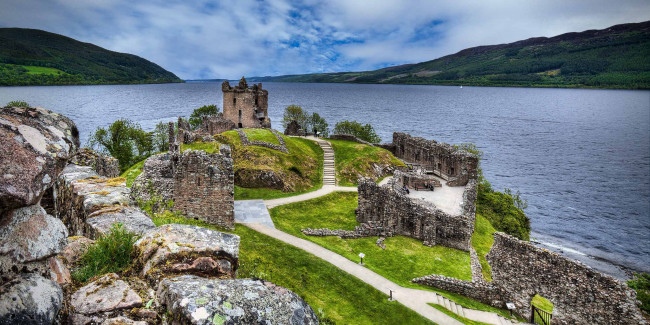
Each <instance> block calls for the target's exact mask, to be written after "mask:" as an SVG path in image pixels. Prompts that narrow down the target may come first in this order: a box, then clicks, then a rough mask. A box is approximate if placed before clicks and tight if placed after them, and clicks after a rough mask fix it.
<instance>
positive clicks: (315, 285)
mask: <svg viewBox="0 0 650 325" xmlns="http://www.w3.org/2000/svg"><path fill="white" fill-rule="evenodd" d="M154 222H155V223H156V225H157V226H159V225H161V224H165V223H187V224H195V225H199V226H202V227H206V228H212V229H216V230H219V231H224V232H232V233H235V234H237V235H239V236H240V237H241V244H240V248H239V265H240V266H239V271H238V278H247V277H258V278H263V279H266V280H269V281H271V282H273V283H275V284H277V285H280V286H283V287H285V288H288V289H290V290H291V291H293V292H295V293H296V294H298V295H299V296H300V297H301V298H303V299H304V300H305V301H307V303H309V305H310V306H312V308H314V311H316V313H317V314H318V315H319V318H321V323H322V324H326V323H327V322H324V321H323V319H324V318H326V319H327V320H329V321H330V323H337V324H431V322H430V321H428V320H427V319H424V318H423V317H421V316H420V315H418V314H417V313H415V312H413V311H412V310H410V309H408V308H406V307H404V306H403V305H401V304H399V303H397V302H389V301H388V300H387V298H388V296H387V295H385V294H384V293H382V292H379V291H377V290H376V289H374V288H373V287H371V286H369V285H367V284H365V283H364V282H362V281H361V280H359V279H357V278H355V277H353V276H351V275H349V274H347V273H345V272H343V271H341V270H339V269H338V268H336V267H334V266H333V265H331V264H329V263H328V262H326V261H323V260H321V259H320V258H318V257H315V256H313V255H311V254H308V253H307V252H305V251H303V250H301V249H298V248H295V247H293V246H290V245H288V244H285V243H283V242H281V241H278V240H276V239H273V238H271V237H268V236H266V235H263V234H260V233H258V232H256V231H254V230H251V229H249V228H246V227H245V226H242V225H236V228H235V231H227V230H223V229H219V228H217V227H214V226H212V225H208V224H204V223H202V222H200V221H197V220H190V219H184V218H168V219H163V218H156V219H154Z"/></svg>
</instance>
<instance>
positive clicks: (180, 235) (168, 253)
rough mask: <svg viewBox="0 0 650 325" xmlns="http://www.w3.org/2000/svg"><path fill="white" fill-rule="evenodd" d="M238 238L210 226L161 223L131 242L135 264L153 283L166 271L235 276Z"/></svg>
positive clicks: (210, 275) (211, 275) (237, 261)
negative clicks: (208, 227) (161, 224)
mask: <svg viewBox="0 0 650 325" xmlns="http://www.w3.org/2000/svg"><path fill="white" fill-rule="evenodd" d="M239 241H240V239H239V236H237V235H232V234H227V233H222V232H218V231H214V230H211V229H206V228H201V227H196V226H189V225H179V224H168V225H163V226H160V227H157V228H155V229H153V230H151V231H150V232H148V233H146V234H145V235H144V236H143V237H142V238H140V239H139V240H138V241H137V242H135V244H134V248H135V252H134V255H135V256H137V257H136V260H135V263H136V265H137V267H139V268H140V269H141V270H142V271H141V275H142V276H146V277H147V278H149V279H150V280H152V281H153V282H157V281H158V280H159V279H160V277H162V276H164V275H169V274H196V275H201V276H209V277H220V278H235V275H236V271H237V267H238V263H239Z"/></svg>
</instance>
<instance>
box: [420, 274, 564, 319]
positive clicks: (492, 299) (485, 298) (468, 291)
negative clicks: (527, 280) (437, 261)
mask: <svg viewBox="0 0 650 325" xmlns="http://www.w3.org/2000/svg"><path fill="white" fill-rule="evenodd" d="M411 282H413V283H418V284H423V285H427V286H430V287H434V288H438V289H442V290H445V291H449V292H453V293H457V294H460V295H463V296H465V297H469V298H472V299H474V300H478V301H480V302H483V303H485V304H488V305H490V306H492V307H496V308H504V309H505V308H506V302H510V299H508V294H507V293H506V292H505V291H503V290H501V289H500V288H499V287H497V286H494V285H491V284H488V283H485V282H470V281H463V280H458V279H453V278H448V277H445V276H442V275H435V274H434V275H427V276H423V277H419V278H415V279H413V280H411ZM553 323H554V324H555V322H553Z"/></svg>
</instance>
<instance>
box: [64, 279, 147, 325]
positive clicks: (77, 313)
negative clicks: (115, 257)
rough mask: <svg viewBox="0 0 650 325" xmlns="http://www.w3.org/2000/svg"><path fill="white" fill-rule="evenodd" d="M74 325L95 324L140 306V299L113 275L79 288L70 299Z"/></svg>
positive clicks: (126, 284) (71, 317)
mask: <svg viewBox="0 0 650 325" xmlns="http://www.w3.org/2000/svg"><path fill="white" fill-rule="evenodd" d="M70 306H71V307H72V314H71V315H70V319H71V322H72V324H74V325H85V324H97V323H100V322H101V321H102V320H104V319H106V318H109V317H113V316H116V315H117V313H119V312H120V311H122V310H128V309H132V308H135V307H140V306H142V298H140V296H139V295H138V294H137V293H136V292H135V291H133V289H131V287H130V286H129V285H128V283H126V282H125V281H123V280H120V277H119V276H118V275H117V274H115V273H109V274H106V275H104V276H102V277H100V278H99V279H97V280H95V281H93V282H91V283H89V284H87V285H85V286H83V287H81V288H80V289H79V290H77V291H76V292H75V293H73V294H72V297H71V299H70Z"/></svg>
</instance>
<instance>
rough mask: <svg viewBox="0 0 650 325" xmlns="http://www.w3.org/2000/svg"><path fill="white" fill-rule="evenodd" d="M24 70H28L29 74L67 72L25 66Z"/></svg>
mask: <svg viewBox="0 0 650 325" xmlns="http://www.w3.org/2000/svg"><path fill="white" fill-rule="evenodd" d="M22 67H23V68H25V69H27V74H52V75H57V74H64V73H65V72H63V71H61V70H59V69H55V68H46V67H37V66H32V65H23V66H22Z"/></svg>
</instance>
